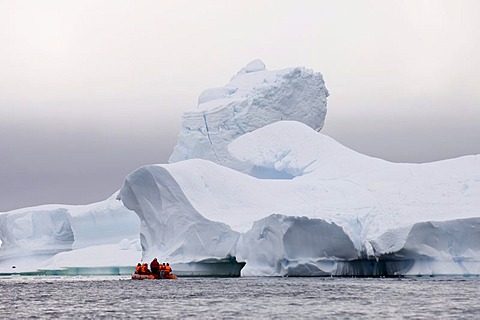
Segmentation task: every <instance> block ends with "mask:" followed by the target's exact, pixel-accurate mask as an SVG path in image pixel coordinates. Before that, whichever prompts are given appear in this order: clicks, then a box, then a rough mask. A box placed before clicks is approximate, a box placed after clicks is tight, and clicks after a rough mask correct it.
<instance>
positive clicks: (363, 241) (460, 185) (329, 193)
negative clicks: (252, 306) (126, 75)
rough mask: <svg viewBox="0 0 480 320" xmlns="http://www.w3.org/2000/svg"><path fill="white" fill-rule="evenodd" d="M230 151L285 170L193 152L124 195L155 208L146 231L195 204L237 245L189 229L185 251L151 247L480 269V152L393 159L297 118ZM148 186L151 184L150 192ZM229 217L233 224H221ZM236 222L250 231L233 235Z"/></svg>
mask: <svg viewBox="0 0 480 320" xmlns="http://www.w3.org/2000/svg"><path fill="white" fill-rule="evenodd" d="M228 150H229V151H230V153H231V155H232V157H236V159H237V160H238V161H240V162H247V163H248V164H249V165H250V166H251V167H252V168H257V171H258V172H260V171H268V172H270V174H271V175H272V176H275V175H277V177H276V178H269V179H264V178H257V177H253V176H251V175H248V174H245V173H243V172H239V171H237V170H234V169H232V168H227V167H225V166H222V165H219V164H217V163H214V162H211V161H208V160H202V159H191V160H186V161H181V162H176V163H170V164H163V165H152V166H147V167H143V168H140V169H138V170H137V171H134V172H133V173H132V174H130V175H129V176H128V177H127V178H126V180H125V184H124V187H123V188H122V189H121V191H120V193H119V198H121V199H122V201H123V203H124V204H125V206H126V207H127V208H129V209H132V210H134V211H135V212H136V213H137V214H138V215H139V216H140V217H141V219H142V220H144V219H145V221H146V219H147V218H142V217H147V216H148V219H155V220H151V221H149V222H148V223H145V224H142V227H141V233H142V234H143V235H144V236H143V237H142V239H143V238H150V237H154V236H155V234H156V230H154V231H152V230H149V229H148V227H147V225H155V224H159V223H160V222H161V221H162V220H164V219H169V221H172V219H171V217H172V216H178V212H182V214H186V212H191V211H195V214H199V215H200V216H202V217H204V218H205V219H207V220H208V221H209V222H205V223H206V225H208V227H206V229H208V230H209V232H208V234H209V237H208V239H207V240H208V241H209V242H210V243H212V242H213V241H214V239H219V238H221V237H222V235H224V234H225V232H228V233H227V234H228V235H229V237H227V239H228V246H226V247H225V248H229V250H224V251H223V253H222V252H220V251H218V250H216V248H218V246H217V245H215V246H210V245H205V246H202V247H201V250H199V248H198V244H197V242H198V241H199V238H192V237H190V238H188V237H182V239H183V242H182V243H180V242H179V241H177V240H176V241H175V243H176V244H180V245H181V249H180V248H178V247H175V253H173V252H170V251H168V250H169V249H168V248H170V247H171V246H167V247H165V248H161V249H159V248H158V247H157V248H155V247H153V246H150V245H149V244H148V242H147V241H145V248H144V250H145V252H150V250H152V251H153V252H155V254H162V255H163V256H166V257H168V259H171V260H174V261H175V260H179V261H186V260H189V261H201V260H202V259H205V257H207V256H211V257H212V258H215V259H222V258H231V257H235V259H236V260H237V261H243V262H245V263H246V265H245V267H244V269H242V274H243V275H268V276H312V275H355V276H396V275H410V274H421V275H423V274H451V273H452V272H453V274H478V273H477V272H478V265H479V263H480V259H479V258H480V255H479V254H480V250H479V248H478V245H477V244H478V243H480V233H479V232H478V229H476V228H477V227H476V226H477V222H476V221H477V219H478V218H479V217H478V208H479V204H480V203H479V201H480V198H479V192H480V176H479V174H478V173H477V172H480V170H479V169H480V168H479V167H480V161H479V157H478V156H466V157H461V158H458V159H451V160H445V161H439V162H435V163H430V164H402V163H400V164H397V163H391V162H387V161H384V160H380V159H376V158H372V157H368V156H365V155H362V154H359V153H357V152H355V151H353V150H350V149H348V148H346V147H344V146H342V145H341V144H339V143H338V142H336V141H334V140H333V139H331V138H329V137H327V136H325V135H323V134H321V133H319V132H317V131H315V130H313V129H312V128H310V127H309V126H307V125H305V124H302V123H300V122H296V121H280V122H275V123H273V124H269V125H266V126H264V127H262V128H260V129H257V130H255V131H252V132H250V133H245V134H243V135H242V136H240V137H239V138H237V139H236V140H234V141H233V142H232V143H230V144H229V146H228ZM147 172H148V179H146V178H145V176H146V175H147ZM475 173H477V174H475ZM287 176H288V177H287ZM279 177H281V178H279ZM152 179H153V180H154V181H151V180H152ZM136 184H137V185H138V187H136V186H135V185H136ZM145 185H148V186H149V189H148V192H145V191H141V190H142V189H141V188H145ZM172 185H175V188H172V187H171V186H172ZM177 185H178V186H177ZM137 188H139V189H137ZM151 188H153V190H155V191H152V189H151ZM136 190H138V191H136ZM166 190H175V192H176V196H175V197H171V196H170V192H171V191H167V192H166ZM177 192H181V196H179V195H178V194H177ZM179 199H181V200H179ZM158 203H161V206H160V205H158ZM186 206H187V207H188V209H186ZM152 208H155V210H154V211H155V213H154V214H153V213H150V211H151V210H152ZM159 208H161V209H160V210H159ZM190 219H191V218H190ZM218 223H222V224H224V225H225V226H229V227H230V228H231V229H232V231H229V230H228V229H224V230H222V231H217V230H218V229H217V226H216V225H217V224H218ZM178 224H179V225H176V224H175V222H173V221H172V226H171V227H170V229H171V230H177V229H180V228H181V226H182V225H183V224H184V223H183V222H181V220H179V221H178ZM467 229H468V230H467ZM234 232H238V233H239V234H240V236H239V237H238V240H236V243H235V244H234V245H233V246H232V245H231V243H232V242H231V241H232V240H233V239H234V238H235V236H232V234H233V233H234ZM152 233H153V234H152ZM161 233H162V232H159V234H161ZM171 237H174V236H173V235H172V236H171ZM201 239H202V241H203V240H204V238H201ZM143 243H144V242H142V244H143ZM207 243H208V242H207ZM425 261H426V262H425ZM432 266H433V267H432Z"/></svg>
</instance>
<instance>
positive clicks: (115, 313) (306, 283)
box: [0, 277, 480, 319]
mask: <svg viewBox="0 0 480 320" xmlns="http://www.w3.org/2000/svg"><path fill="white" fill-rule="evenodd" d="M479 298H480V279H479V278H404V279H355V278H179V279H178V280H176V281H172V280H169V281H167V280H163V281H147V280H145V281H132V280H129V279H128V278H120V277H11V278H0V318H2V319H3V318H27V317H33V318H73V319H78V318H102V317H105V318H140V317H148V318H152V317H161V318H163V317H168V318H172V317H173V318H202V319H204V318H237V317H240V318H253V317H255V318H290V317H298V318H372V317H374V318H415V319H419V318H428V319H431V318H439V317H441V318H446V317H451V318H459V317H464V318H479V317H480V301H479Z"/></svg>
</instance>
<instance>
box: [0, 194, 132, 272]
mask: <svg viewBox="0 0 480 320" xmlns="http://www.w3.org/2000/svg"><path fill="white" fill-rule="evenodd" d="M116 197H117V193H115V194H114V195H112V196H111V197H110V198H109V199H107V200H105V201H102V202H99V203H94V204H90V205H77V206H73V205H43V206H37V207H30V208H23V209H17V210H13V211H10V212H4V213H0V240H1V246H0V273H11V272H12V271H15V272H32V271H36V270H38V269H42V268H43V269H59V268H64V267H71V266H75V267H79V266H92V267H96V266H111V265H112V263H113V262H115V264H113V265H116V266H132V265H135V264H136V262H137V261H139V260H137V259H139V258H140V257H141V247H140V239H139V230H140V219H139V218H138V216H137V215H136V214H134V213H133V212H132V211H130V210H128V209H127V208H125V207H124V206H123V205H122V204H121V203H120V202H118V201H117V200H116ZM102 245H103V246H105V245H109V246H110V250H108V252H109V253H108V255H107V254H106V253H105V254H99V253H98V252H97V253H96V254H93V252H94V251H95V250H91V248H95V247H98V246H102ZM89 248H90V249H89ZM88 250H90V251H88ZM126 252H129V256H131V258H130V259H126V257H125V255H126ZM135 252H136V253H135ZM105 259H106V261H105ZM79 262H81V264H80V265H78V264H79ZM12 266H15V268H14V270H12Z"/></svg>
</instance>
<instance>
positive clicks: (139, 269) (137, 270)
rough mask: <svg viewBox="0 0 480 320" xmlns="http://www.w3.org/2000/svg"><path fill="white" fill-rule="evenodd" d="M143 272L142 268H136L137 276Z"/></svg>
mask: <svg viewBox="0 0 480 320" xmlns="http://www.w3.org/2000/svg"><path fill="white" fill-rule="evenodd" d="M141 271H142V266H136V267H135V273H136V274H140V272H141Z"/></svg>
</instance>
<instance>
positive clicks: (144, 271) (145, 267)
mask: <svg viewBox="0 0 480 320" xmlns="http://www.w3.org/2000/svg"><path fill="white" fill-rule="evenodd" d="M142 273H143V274H149V273H150V270H148V265H147V264H146V263H144V264H142Z"/></svg>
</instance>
